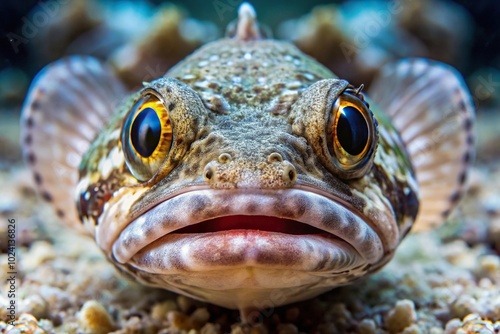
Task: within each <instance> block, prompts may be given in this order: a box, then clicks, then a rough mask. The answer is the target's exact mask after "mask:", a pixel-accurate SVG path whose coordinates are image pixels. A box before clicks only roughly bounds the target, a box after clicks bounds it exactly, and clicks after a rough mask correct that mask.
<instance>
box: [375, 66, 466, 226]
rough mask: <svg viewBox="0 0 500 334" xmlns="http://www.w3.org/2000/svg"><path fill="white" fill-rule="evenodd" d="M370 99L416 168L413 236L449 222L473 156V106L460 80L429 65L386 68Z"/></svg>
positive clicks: (450, 71) (447, 69) (451, 71)
mask: <svg viewBox="0 0 500 334" xmlns="http://www.w3.org/2000/svg"><path fill="white" fill-rule="evenodd" d="M371 87H372V88H371V90H370V96H371V98H372V100H373V101H374V102H375V103H377V104H378V106H379V107H380V108H381V109H382V110H383V111H385V113H386V114H387V115H388V116H389V117H390V118H391V119H392V122H393V124H394V126H395V127H396V129H397V130H398V131H399V133H400V134H401V138H402V139H403V141H404V143H405V145H406V148H407V150H408V153H409V155H410V157H411V161H412V163H413V166H414V168H415V172H416V177H417V180H418V183H419V187H420V210H419V214H418V216H417V221H416V222H415V225H414V229H415V230H425V229H428V228H431V227H434V226H436V225H438V224H440V223H442V222H444V221H445V219H446V217H447V216H448V214H449V213H450V211H451V210H452V209H453V208H454V207H455V206H456V204H457V202H458V200H459V199H460V198H461V195H462V192H463V188H464V183H465V179H466V174H467V170H468V168H469V166H470V163H471V160H472V158H473V155H474V147H473V142H474V139H473V138H474V136H473V124H474V106H473V102H472V98H471V96H470V93H469V91H468V89H467V86H466V85H465V83H464V81H463V79H462V77H461V75H460V74H459V73H458V72H457V71H456V70H455V69H453V68H452V67H450V66H448V65H445V64H442V63H439V62H436V61H431V60H427V59H405V60H401V61H399V62H397V63H395V64H389V65H387V66H385V67H384V68H383V69H382V71H381V73H380V75H379V76H378V77H377V78H376V79H375V80H374V81H373V82H372V86H371Z"/></svg>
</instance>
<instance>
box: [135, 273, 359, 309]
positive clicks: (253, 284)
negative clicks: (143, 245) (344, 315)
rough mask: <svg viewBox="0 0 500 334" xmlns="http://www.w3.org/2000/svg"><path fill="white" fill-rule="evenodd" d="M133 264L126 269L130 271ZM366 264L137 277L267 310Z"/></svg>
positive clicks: (343, 280)
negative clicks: (336, 270)
mask: <svg viewBox="0 0 500 334" xmlns="http://www.w3.org/2000/svg"><path fill="white" fill-rule="evenodd" d="M130 269H131V268H130V267H128V269H126V270H127V271H129V270H130ZM364 273H365V271H364V266H362V267H358V268H354V269H352V270H349V271H345V272H339V273H326V272H323V273H316V272H309V271H302V270H296V269H293V268H290V269H287V268H278V269H275V268H272V267H255V266H241V267H231V266H228V267H225V268H217V269H212V270H208V269H207V270H201V271H185V272H182V271H177V272H176V273H169V274H164V273H146V272H144V271H143V270H142V269H141V274H140V275H138V276H137V278H138V280H139V281H140V282H141V283H143V284H146V285H150V286H154V287H158V288H162V289H167V290H170V291H173V292H176V293H179V294H182V295H185V296H188V297H191V298H193V299H197V300H200V301H204V302H208V303H211V304H215V305H219V306H222V307H225V308H229V309H239V310H240V311H243V310H247V311H248V310H249V311H250V312H252V311H255V312H258V313H257V315H258V314H259V312H260V313H265V311H263V310H264V309H269V308H274V307H278V306H281V305H285V304H289V303H293V302H298V301H302V300H306V299H310V298H313V297H315V296H317V295H320V294H322V293H324V292H326V291H329V290H331V289H333V288H335V287H338V286H342V285H345V284H348V283H350V282H352V281H353V279H354V278H358V277H361V276H363V275H364Z"/></svg>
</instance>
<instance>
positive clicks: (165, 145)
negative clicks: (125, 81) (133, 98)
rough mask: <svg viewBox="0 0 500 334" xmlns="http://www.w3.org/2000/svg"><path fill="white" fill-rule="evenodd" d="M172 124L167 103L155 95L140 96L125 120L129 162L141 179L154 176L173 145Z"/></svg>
mask: <svg viewBox="0 0 500 334" xmlns="http://www.w3.org/2000/svg"><path fill="white" fill-rule="evenodd" d="M172 137H173V131H172V125H171V122H170V117H169V114H168V111H167V110H166V108H165V105H164V103H163V102H162V101H160V99H159V98H158V97H156V96H155V95H154V94H147V95H145V96H144V97H142V98H141V99H139V100H138V101H137V102H136V103H135V104H134V106H133V107H132V109H131V111H130V112H129V114H128V115H127V117H126V119H125V122H124V123H123V128H122V134H121V142H122V149H123V152H124V154H125V162H126V164H127V166H128V168H129V169H130V171H131V172H132V175H134V177H135V178H137V179H138V180H139V181H146V180H148V179H150V178H151V177H152V176H153V175H154V174H155V173H156V171H157V170H158V169H159V168H160V166H161V164H162V163H163V162H164V161H165V157H166V156H167V154H168V152H169V151H170V147H171V146H172Z"/></svg>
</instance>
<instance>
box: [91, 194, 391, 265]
mask: <svg viewBox="0 0 500 334" xmlns="http://www.w3.org/2000/svg"><path fill="white" fill-rule="evenodd" d="M381 223H383V222H381ZM110 231H116V232H111V233H110ZM96 237H97V242H98V244H99V245H100V247H101V248H102V249H103V250H104V251H106V252H110V253H111V255H112V259H113V260H114V261H116V262H117V263H119V264H128V265H131V266H133V267H135V268H136V269H139V270H141V271H146V272H154V273H157V274H169V275H171V274H174V273H179V272H182V273H185V272H186V271H189V272H206V271H211V270H220V268H222V267H224V268H249V267H252V268H272V269H273V270H274V269H277V268H278V269H279V268H285V269H287V270H288V269H290V268H293V270H296V271H305V272H316V273H319V272H323V273H329V274H331V273H333V272H349V271H350V270H351V269H354V268H359V267H361V266H365V265H367V264H373V263H377V262H378V261H380V259H381V258H382V257H383V256H384V245H383V242H382V240H381V237H380V236H379V235H378V231H377V230H376V228H374V227H373V226H372V224H370V223H369V222H368V219H367V218H366V217H364V216H363V215H361V214H360V213H359V212H358V211H357V210H354V209H353V207H352V206H350V205H349V203H348V202H346V201H345V200H341V199H339V198H337V197H334V196H333V195H330V196H329V197H328V196H326V195H325V194H322V193H319V192H315V191H311V190H310V189H304V188H303V189H300V188H299V189H298V188H291V189H279V190H270V189H268V190H266V189H256V190H251V189H231V190H228V189H224V190H214V189H211V188H200V187H197V188H194V189H193V190H190V191H184V192H182V193H178V194H175V195H171V196H169V197H167V198H165V199H163V200H162V201H160V202H159V203H156V205H155V206H153V207H150V208H148V209H147V210H145V211H144V212H142V213H141V214H140V215H139V216H138V217H136V218H135V219H134V220H132V221H129V222H127V223H126V224H124V225H123V226H119V224H116V221H113V220H112V219H104V220H103V223H102V224H101V225H100V226H99V231H98V233H97V235H96Z"/></svg>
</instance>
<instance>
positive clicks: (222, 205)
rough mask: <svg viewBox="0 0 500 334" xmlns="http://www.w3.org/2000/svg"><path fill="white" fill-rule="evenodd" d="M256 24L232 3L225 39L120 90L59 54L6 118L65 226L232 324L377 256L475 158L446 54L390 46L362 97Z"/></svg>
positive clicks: (446, 204)
mask: <svg viewBox="0 0 500 334" xmlns="http://www.w3.org/2000/svg"><path fill="white" fill-rule="evenodd" d="M266 36H267V35H266V34H265V33H264V29H263V28H262V27H261V25H260V23H259V22H258V21H257V19H256V13H255V10H254V8H253V7H252V6H251V5H250V4H248V3H243V4H241V5H240V7H239V10H238V19H237V21H236V23H235V24H233V25H232V26H230V27H229V28H228V30H227V34H226V36H225V37H224V38H222V39H219V40H217V41H214V42H211V43H208V44H206V45H204V46H202V47H201V48H199V49H198V50H196V51H195V52H194V53H192V54H191V55H189V56H188V57H186V58H185V59H183V60H182V61H181V62H179V63H178V64H176V65H175V66H173V67H172V68H170V69H169V70H168V71H167V73H166V74H165V75H164V76H163V77H160V78H157V79H155V80H152V81H150V82H144V83H143V86H142V87H141V88H140V89H138V90H136V91H132V92H130V91H128V89H127V88H126V87H125V85H124V84H123V83H122V82H121V81H120V80H119V79H118V78H117V76H116V75H115V74H114V72H113V70H112V69H111V68H110V67H108V66H107V65H106V64H105V63H103V62H101V61H99V60H97V59H95V58H92V57H88V56H70V57H66V58H63V59H61V60H58V61H55V62H54V63H51V64H49V65H47V66H46V67H45V68H44V69H43V70H42V71H41V72H40V73H39V74H38V75H37V76H36V78H35V79H34V80H33V83H32V84H31V87H30V90H29V92H28V94H27V97H26V100H25V103H24V105H23V110H22V115H21V130H22V132H21V141H22V148H23V156H24V158H25V161H26V164H27V165H28V167H29V168H30V169H31V171H32V173H33V175H34V180H35V184H36V187H37V190H38V192H39V193H40V195H41V197H42V198H43V199H45V200H46V201H48V202H50V204H51V205H52V206H53V208H54V210H55V213H56V214H57V216H58V217H59V218H60V220H61V221H62V222H63V223H65V224H66V225H68V226H70V227H71V228H74V229H75V230H76V231H78V232H80V233H84V234H87V235H89V236H90V237H93V238H94V239H95V241H96V243H97V245H98V247H99V248H100V249H101V250H102V252H103V253H104V254H105V256H106V257H107V258H108V259H109V261H110V262H111V263H113V264H114V265H115V266H116V267H117V268H118V269H119V270H120V271H122V272H124V273H125V274H127V275H128V276H131V277H133V278H134V279H136V280H137V281H139V282H141V283H143V284H146V285H150V286H154V287H159V288H163V289H167V290H171V291H174V292H177V293H179V294H183V295H186V296H189V297H192V298H195V299H198V300H202V301H206V302H209V303H212V304H216V305H220V306H222V307H226V308H231V309H238V310H239V312H240V315H241V319H242V322H249V321H251V319H252V317H255V314H256V312H259V311H261V310H263V309H265V308H270V307H278V306H281V305H285V304H288V303H293V302H297V301H302V300H305V299H309V298H313V297H315V296H318V295H320V294H322V293H324V292H326V291H329V290H331V289H333V288H335V287H338V286H342V285H346V284H350V283H352V282H354V281H356V280H357V279H359V278H362V277H365V276H366V275H368V274H370V273H373V272H375V271H377V270H379V269H380V268H382V267H383V266H384V265H385V264H387V263H388V262H389V261H390V260H391V258H392V257H393V256H394V253H395V251H396V249H397V247H398V245H399V244H400V243H401V241H402V240H403V238H404V237H405V236H406V235H407V234H408V232H409V231H410V230H411V229H412V230H426V229H431V228H434V227H437V226H439V225H440V224H442V223H443V222H444V221H445V220H446V217H447V216H448V215H449V214H450V212H451V211H452V210H453V208H454V207H455V206H456V205H457V203H458V201H459V199H460V198H461V196H462V194H463V193H464V191H465V181H466V176H467V171H468V170H469V169H470V165H471V161H472V160H473V158H474V104H473V101H472V98H471V95H470V93H469V91H468V89H467V86H466V85H465V83H464V80H463V78H462V77H461V75H460V74H459V72H458V71H457V70H455V69H453V68H452V67H450V66H448V65H446V64H444V63H440V62H437V61H433V60H430V59H422V58H413V59H402V60H399V61H397V62H396V63H391V64H388V65H386V66H385V67H383V68H382V69H381V70H380V73H379V74H378V76H377V77H376V78H375V79H374V80H373V82H372V83H371V85H370V90H369V91H368V92H367V93H365V92H364V86H358V87H356V86H354V85H352V84H350V83H349V82H348V81H347V80H344V79H341V78H338V77H337V76H336V75H335V74H334V73H332V72H331V71H330V70H329V69H328V68H326V67H324V66H323V65H321V64H320V63H318V62H317V61H316V60H314V59H313V58H310V57H309V56H307V55H305V54H304V53H302V52H301V51H300V50H299V49H297V48H296V47H295V46H294V45H292V44H291V43H289V42H286V41H280V40H275V39H272V38H269V37H266ZM257 314H258V313H257Z"/></svg>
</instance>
